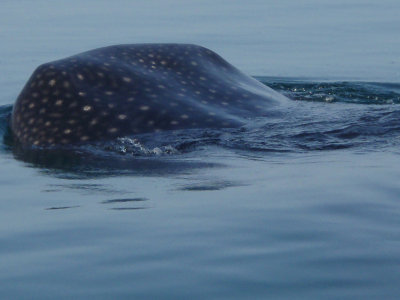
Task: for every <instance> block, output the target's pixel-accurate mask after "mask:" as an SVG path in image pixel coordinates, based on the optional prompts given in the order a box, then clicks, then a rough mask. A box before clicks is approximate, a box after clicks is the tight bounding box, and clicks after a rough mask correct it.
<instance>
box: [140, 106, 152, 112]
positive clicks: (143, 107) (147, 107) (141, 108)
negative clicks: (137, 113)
mask: <svg viewBox="0 0 400 300" xmlns="http://www.w3.org/2000/svg"><path fill="white" fill-rule="evenodd" d="M149 109H150V106H147V105H142V106H141V107H140V110H143V111H146V110H149Z"/></svg>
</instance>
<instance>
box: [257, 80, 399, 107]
mask: <svg viewBox="0 0 400 300" xmlns="http://www.w3.org/2000/svg"><path fill="white" fill-rule="evenodd" d="M260 79H261V81H262V82H263V83H264V84H266V85H268V86H269V87H271V88H273V89H275V90H277V91H278V92H281V93H283V94H285V95H286V96H288V97H289V98H291V99H293V100H303V101H318V102H345V103H353V104H400V84H397V83H377V82H307V81H288V80H284V79H281V80H279V79H273V78H266V77H263V78H260Z"/></svg>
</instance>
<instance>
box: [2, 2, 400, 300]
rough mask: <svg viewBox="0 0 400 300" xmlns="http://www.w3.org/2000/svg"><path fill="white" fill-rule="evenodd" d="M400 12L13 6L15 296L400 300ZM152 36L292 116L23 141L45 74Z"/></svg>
mask: <svg viewBox="0 0 400 300" xmlns="http://www.w3.org/2000/svg"><path fill="white" fill-rule="evenodd" d="M399 11H400V5H399V4H398V2H397V1H390V0H386V1H383V2H382V1H381V2H379V3H378V2H376V1H358V0H352V1H336V2H335V3H332V2H331V1H329V2H328V1H312V0H307V1H296V2H295V1H279V3H278V2H276V1H274V2H273V1H249V3H246V5H244V4H243V3H242V2H240V3H239V2H236V1H229V2H227V1H194V2H191V3H190V4H189V3H188V2H184V1H175V0H174V1H161V0H160V1H148V2H146V3H141V2H135V1H133V2H130V1H116V2H115V3H113V4H112V5H111V4H109V2H107V1H86V2H84V3H78V2H77V1H68V2H67V1H60V2H57V4H56V3H55V2H50V1H35V2H33V1H32V2H31V1H18V2H17V3H16V2H15V1H2V2H1V3H0V37H1V40H2V43H1V45H0V68H1V70H2V72H0V105H1V106H0V133H1V136H2V137H3V138H2V141H1V143H0V269H1V272H0V298H2V299H16V298H21V299H32V298H33V299H55V298H57V299H71V298H73V299H89V298H93V299H115V298H118V299H123V298H126V299H132V298H135V299H136V298H138V299H140V298H150V299H164V298H170V299H186V298H192V299H204V298H211V299H213V298H214V299H243V298H246V299H248V298H251V299H265V298H271V299H320V298H324V299H398V297H399V296H400V288H399V286H400V285H399V283H400V271H399V270H400V251H399V250H400V202H399V195H400V185H399V179H400V168H399V166H400V151H399V146H400V145H399V144H400V106H399V104H400V84H399V83H398V82H399V80H400V73H399V69H400V68H399V64H400V61H399V57H400V56H399V54H400V39H398V38H397V35H398V30H399V28H400V21H399V18H398V15H399ZM136 42H192V43H197V44H202V45H204V46H207V47H210V48H211V49H213V50H216V51H217V52H218V53H220V54H221V55H222V56H223V57H225V58H227V59H228V60H229V61H230V62H232V63H233V64H234V65H236V66H238V67H239V68H241V69H243V70H244V71H245V72H247V73H248V74H251V75H254V76H258V77H257V78H258V79H259V80H260V81H262V82H263V83H265V84H267V85H269V86H271V87H272V88H274V89H276V90H278V91H280V92H282V93H284V94H286V95H287V96H289V97H290V98H291V99H293V106H292V107H291V109H290V110H288V111H287V113H286V117H285V118H284V119H279V120H274V119H272V120H271V119H270V120H266V119H257V120H253V121H252V122H251V123H250V124H248V125H247V126H245V127H244V128H241V129H240V130H225V131H215V130H214V131H212V130H202V131H200V132H197V131H194V132H193V131H182V132H175V133H165V134H160V135H157V136H148V135H143V136H139V137H135V139H124V140H119V141H116V142H115V143H111V144H107V145H95V146H94V147H92V148H82V149H67V150H64V151H60V152H57V153H51V152H50V153H49V152H44V151H42V152H41V151H39V152H29V153H26V152H22V151H20V149H18V148H17V147H15V145H13V144H12V143H10V141H9V139H8V137H7V115H8V114H9V112H10V110H11V104H12V103H13V101H14V99H15V98H16V96H17V95H18V93H19V92H20V90H21V88H22V86H23V84H24V83H25V82H26V80H27V79H28V76H29V75H30V73H31V72H32V71H33V69H34V68H35V67H36V66H37V65H39V64H40V63H42V62H45V61H49V60H53V59H57V58H61V57H64V56H67V55H71V54H74V53H77V52H79V51H84V50H88V49H91V48H95V47H99V46H105V45H110V44H116V43H136ZM310 77H312V78H311V79H310Z"/></svg>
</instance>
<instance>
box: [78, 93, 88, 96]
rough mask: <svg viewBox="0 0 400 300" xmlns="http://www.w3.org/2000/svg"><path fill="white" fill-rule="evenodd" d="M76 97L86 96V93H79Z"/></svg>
mask: <svg viewBox="0 0 400 300" xmlns="http://www.w3.org/2000/svg"><path fill="white" fill-rule="evenodd" d="M78 95H79V96H86V93H85V92H79V93H78Z"/></svg>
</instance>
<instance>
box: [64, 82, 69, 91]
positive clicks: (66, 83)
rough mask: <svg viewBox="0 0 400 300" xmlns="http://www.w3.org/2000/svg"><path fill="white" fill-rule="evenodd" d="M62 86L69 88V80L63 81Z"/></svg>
mask: <svg viewBox="0 0 400 300" xmlns="http://www.w3.org/2000/svg"><path fill="white" fill-rule="evenodd" d="M63 86H64V87H65V88H66V89H67V88H69V82H68V81H64V84H63Z"/></svg>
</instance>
